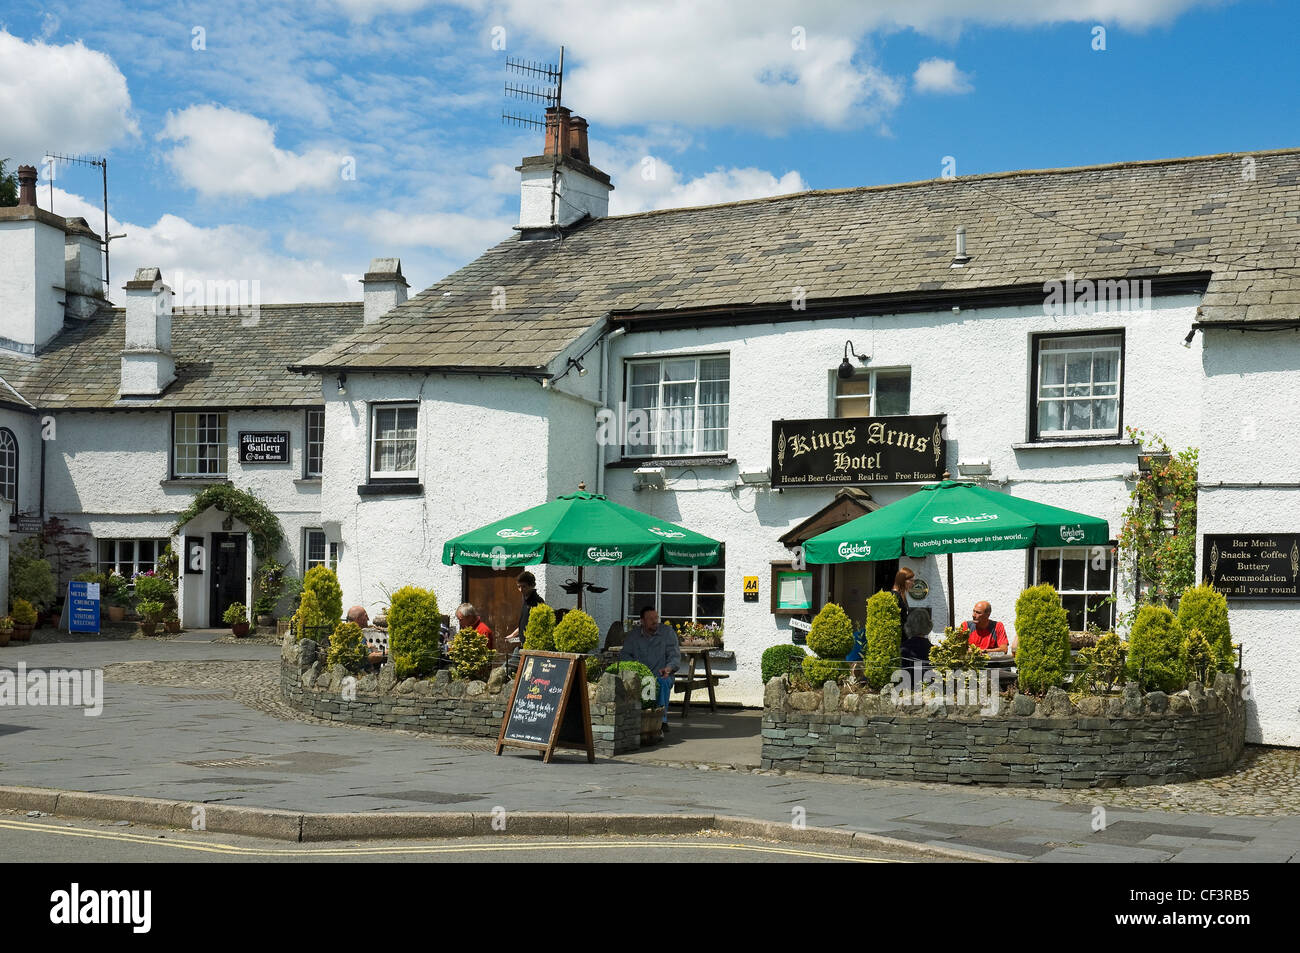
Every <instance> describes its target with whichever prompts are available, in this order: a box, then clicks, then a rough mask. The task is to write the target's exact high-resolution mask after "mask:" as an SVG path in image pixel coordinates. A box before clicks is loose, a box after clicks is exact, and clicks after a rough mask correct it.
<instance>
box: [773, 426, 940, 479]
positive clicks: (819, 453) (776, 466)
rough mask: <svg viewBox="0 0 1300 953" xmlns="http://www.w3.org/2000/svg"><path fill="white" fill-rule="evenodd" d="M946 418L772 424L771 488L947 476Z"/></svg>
mask: <svg viewBox="0 0 1300 953" xmlns="http://www.w3.org/2000/svg"><path fill="white" fill-rule="evenodd" d="M943 426H944V415H943V414H931V415H928V416H919V417H832V418H828V419H820V420H774V421H772V486H773V487H778V488H779V487H792V486H870V485H872V484H878V483H932V482H934V481H935V480H939V479H942V478H943V471H944V461H945V459H946V458H947V449H948V448H947V445H946V442H945V440H944V438H943Z"/></svg>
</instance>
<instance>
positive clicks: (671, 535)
mask: <svg viewBox="0 0 1300 953" xmlns="http://www.w3.org/2000/svg"><path fill="white" fill-rule="evenodd" d="M650 532H652V533H654V534H655V535H656V536H663V537H664V538H665V539H681V538H682V537H683V536H685V535H686V534H685V533H675V532H673V531H672V530H670V529H660V528H659V527H658V526H651V527H650Z"/></svg>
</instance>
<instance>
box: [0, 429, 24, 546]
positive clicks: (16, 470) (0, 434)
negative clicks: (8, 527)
mask: <svg viewBox="0 0 1300 953" xmlns="http://www.w3.org/2000/svg"><path fill="white" fill-rule="evenodd" d="M4 437H8V438H9V440H10V441H12V442H13V454H14V460H13V488H14V495H13V498H12V499H11V500H9V501H10V503H12V504H13V505H12V506H11V507H10V510H9V521H10V523H15V522H17V520H18V490H19V482H20V479H19V478H20V476H21V473H22V471H21V469H20V463H21V461H22V455H21V453H20V452H19V447H18V435H17V434H15V433H14V432H13V431H12V430H11V429H9V428H8V427H0V440H2V439H3V438H4ZM7 453H8V451H7V450H6V449H5V448H4V447H3V446H0V458H2V456H3V455H7ZM7 469H8V465H6V464H3V463H0V498H3V499H9V498H8V497H6V496H5V491H6V490H8V489H9V480H8V479H7V475H6V473H5V471H6V470H7Z"/></svg>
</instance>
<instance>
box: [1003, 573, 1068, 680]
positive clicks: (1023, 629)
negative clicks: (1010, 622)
mask: <svg viewBox="0 0 1300 953" xmlns="http://www.w3.org/2000/svg"><path fill="white" fill-rule="evenodd" d="M1016 636H1017V638H1018V640H1019V641H1018V644H1017V646H1016V673H1017V677H1016V682H1017V684H1018V685H1019V687H1020V690H1021V691H1022V692H1027V693H1030V694H1034V695H1041V694H1043V693H1044V692H1046V691H1047V690H1048V689H1049V688H1052V687H1053V686H1056V685H1060V684H1062V683H1063V682H1064V681H1065V673H1066V670H1067V667H1068V666H1069V664H1070V618H1069V615H1068V614H1067V613H1066V611H1065V607H1064V606H1062V605H1061V598H1060V596H1058V595H1057V594H1056V590H1055V589H1054V588H1053V587H1052V586H1051V584H1050V583H1046V582H1045V583H1043V584H1042V585H1038V586H1030V587H1029V588H1028V589H1026V590H1025V591H1024V592H1022V593H1020V598H1018V599H1017V600H1016Z"/></svg>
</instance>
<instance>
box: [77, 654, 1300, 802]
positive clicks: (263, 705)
mask: <svg viewBox="0 0 1300 953" xmlns="http://www.w3.org/2000/svg"><path fill="white" fill-rule="evenodd" d="M62 638H63V639H64V640H66V638H67V636H66V635H62ZM219 641H227V640H226V639H221V640H219ZM229 641H232V642H236V641H237V642H242V643H250V642H257V643H263V642H269V643H271V644H277V643H275V640H274V639H270V640H262V639H249V638H246V639H235V638H234V637H230V639H229ZM104 677H105V678H106V679H108V680H109V681H117V682H133V683H136V684H140V685H162V686H176V687H184V688H197V689H203V690H205V691H212V692H217V691H220V692H225V693H226V694H228V695H229V696H230V697H231V698H233V699H234V700H236V701H238V702H240V703H241V704H243V705H246V706H247V707H249V708H252V709H255V710H256V711H260V712H264V713H265V714H268V715H271V716H273V717H275V718H279V719H281V720H283V721H300V722H307V723H309V724H321V725H331V726H333V727H335V728H338V727H348V728H351V729H352V730H354V731H389V730H393V729H384V728H366V727H360V726H352V725H347V726H344V725H341V724H340V723H339V722H332V721H323V720H321V719H318V718H312V717H310V716H308V715H304V714H302V713H301V712H299V711H297V710H296V709H293V708H290V707H289V706H288V705H287V704H286V703H285V702H284V701H283V700H282V699H281V698H280V663H279V661H278V660H269V659H268V660H265V661H259V662H217V661H206V662H203V663H201V664H198V663H194V662H139V663H131V664H112V665H108V666H105V668H104ZM403 733H404V734H414V733H413V732H403ZM424 737H427V736H424ZM448 743H449V744H454V745H455V747H457V748H461V749H464V748H475V749H477V748H480V747H481V748H482V749H483V750H491V748H492V747H493V745H492V743H491V742H490V741H488V740H487V739H478V740H467V739H466V738H464V737H456V738H454V739H452V738H449V739H448ZM663 763H664V764H671V763H673V762H667V761H665V762H663ZM676 764H680V762H676ZM701 767H703V765H701ZM709 767H712V768H714V769H718V770H735V769H734V768H733V767H732V766H730V765H710V766H709ZM753 773H756V774H759V773H763V774H774V773H777V772H761V771H757V770H755V771H754V772H753ZM818 780H821V781H825V782H826V783H830V784H865V785H872V786H882V787H891V788H900V787H916V788H922V789H942V790H951V785H942V784H913V783H902V782H884V781H868V780H864V779H860V778H832V777H829V776H827V777H824V778H819V779H818ZM980 792H981V794H987V795H990V796H999V795H1002V796H1009V797H1033V798H1040V799H1043V800H1053V801H1061V802H1067V803H1078V804H1088V805H1097V804H1103V805H1109V806H1115V807H1132V808H1141V809H1152V808H1156V809H1161V810H1166V811H1171V812H1178V813H1194V814H1218V815H1223V816H1234V817H1268V816H1281V815H1296V814H1300V750H1298V749H1295V748H1268V747H1263V746H1260V745H1247V746H1246V751H1245V754H1244V755H1243V756H1242V758H1241V760H1240V761H1238V762H1237V765H1236V767H1235V768H1234V769H1233V770H1232V771H1231V772H1230V773H1228V774H1225V775H1221V776H1219V777H1216V778H1207V779H1205V780H1202V781H1191V782H1187V783H1183V784H1157V785H1148V786H1145V787H1135V788H1088V789H1085V790H1058V789H1053V788H1011V787H984V788H980Z"/></svg>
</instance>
